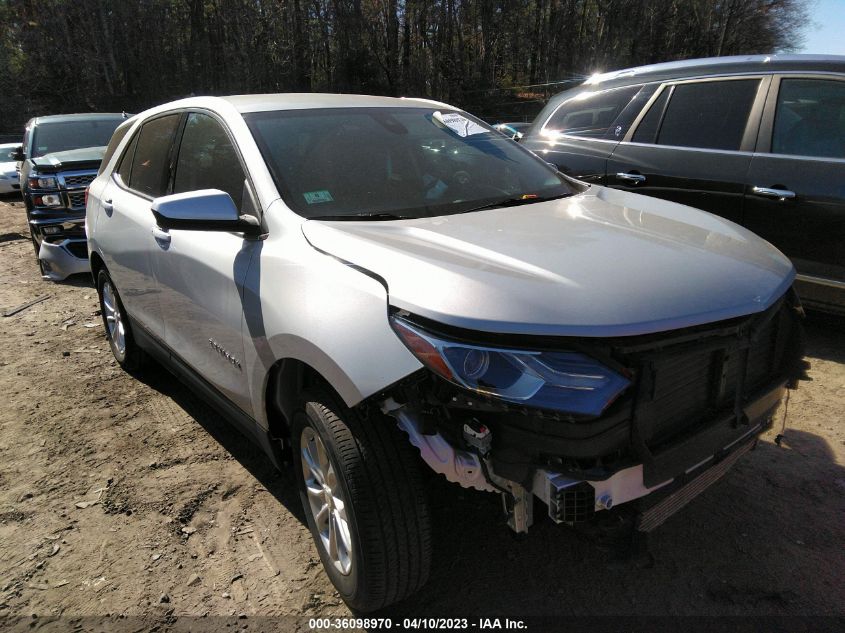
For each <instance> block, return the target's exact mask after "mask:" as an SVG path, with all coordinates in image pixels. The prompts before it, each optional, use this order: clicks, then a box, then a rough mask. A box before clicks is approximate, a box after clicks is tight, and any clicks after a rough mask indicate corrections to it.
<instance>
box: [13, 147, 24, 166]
mask: <svg viewBox="0 0 845 633" xmlns="http://www.w3.org/2000/svg"><path fill="white" fill-rule="evenodd" d="M25 158H26V154H24V153H23V145H18V146H17V147H16V148H15V149H13V150H12V154H11V159H12V160H14V161H17V162H20V161H22V160H24V159H25Z"/></svg>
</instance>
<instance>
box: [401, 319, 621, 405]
mask: <svg viewBox="0 0 845 633" xmlns="http://www.w3.org/2000/svg"><path fill="white" fill-rule="evenodd" d="M390 322H391V325H392V326H393V329H394V331H395V332H396V333H397V334H398V335H399V338H401V339H402V341H403V342H404V343H405V345H406V346H407V347H408V349H409V350H411V353H413V354H414V356H416V357H417V358H418V359H419V360H420V362H422V363H423V365H425V366H426V367H428V368H429V369H431V370H432V371H434V372H435V373H436V374H438V375H439V376H441V377H443V378H445V379H446V380H448V381H450V382H452V383H455V384H457V385H460V386H461V387H464V388H466V389H470V390H472V391H475V392H477V393H481V394H484V395H487V396H493V397H495V398H500V399H501V400H505V401H507V402H513V403H517V404H523V405H526V406H531V407H537V408H541V409H554V410H556V411H565V412H567V413H576V414H581V415H589V416H599V415H601V414H602V412H603V411H604V410H605V409H606V408H607V407H608V406H609V405H610V404H611V403H612V402H613V401H614V400H615V399H616V398H618V397H619V395H620V394H621V393H622V392H623V391H625V389H626V388H628V386H629V385H630V384H631V381H630V380H628V379H627V378H626V377H624V376H621V375H620V374H618V373H617V372H615V371H613V370H612V369H610V368H608V367H606V366H605V365H603V364H601V363H600V362H598V361H597V360H595V359H593V358H590V357H589V356H587V355H585V354H581V353H579V352H568V351H555V352H543V351H522V350H512V349H502V348H493V347H480V346H477V345H469V344H466V343H460V342H457V341H451V340H446V339H442V338H440V337H438V336H436V335H434V334H431V333H430V332H426V331H424V330H422V329H421V328H419V327H418V326H416V325H412V324H410V323H408V322H407V321H405V320H403V319H401V318H398V317H391V319H390Z"/></svg>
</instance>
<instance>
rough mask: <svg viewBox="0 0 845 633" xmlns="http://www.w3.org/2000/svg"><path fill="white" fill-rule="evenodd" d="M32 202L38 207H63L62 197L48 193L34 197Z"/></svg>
mask: <svg viewBox="0 0 845 633" xmlns="http://www.w3.org/2000/svg"><path fill="white" fill-rule="evenodd" d="M32 202H33V204H35V206H37V207H60V206H62V197H61V196H60V195H58V194H55V193H48V194H46V195H43V196H35V197H33V199H32Z"/></svg>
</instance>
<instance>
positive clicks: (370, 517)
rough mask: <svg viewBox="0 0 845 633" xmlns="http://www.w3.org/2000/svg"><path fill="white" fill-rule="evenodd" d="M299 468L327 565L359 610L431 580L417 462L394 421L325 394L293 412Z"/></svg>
mask: <svg viewBox="0 0 845 633" xmlns="http://www.w3.org/2000/svg"><path fill="white" fill-rule="evenodd" d="M292 435H293V437H292V439H293V449H294V451H293V452H294V467H295V470H296V476H297V480H298V482H299V492H300V497H301V499H302V506H303V508H304V510H305V515H306V517H307V521H308V527H309V529H310V530H311V534H312V536H313V537H314V541H315V543H316V545H317V550H318V552H319V554H320V559H321V560H322V562H323V567H324V568H325V570H326V573H327V574H328V576H329V579H330V580H331V581H332V584H333V585H334V586H335V588H336V589H337V590H338V593H340V595H341V597H342V598H343V600H344V601H345V602H346V603H347V604H348V605H349V606H350V607H351V608H353V609H356V610H358V611H362V612H369V611H375V610H376V609H380V608H382V607H386V606H387V605H390V604H393V603H395V602H398V601H400V600H402V599H403V598H405V597H407V596H409V595H411V594H412V593H414V592H415V591H417V590H418V589H419V588H420V587H422V586H423V585H424V584H425V581H426V580H427V578H428V572H429V567H430V565H431V536H430V525H429V515H428V504H427V502H426V499H425V491H424V488H423V485H422V479H421V476H420V475H421V474H420V471H419V460H418V459H417V457H416V455H415V454H414V450H413V448H412V447H411V445H410V443H409V442H408V441H407V438H405V437H403V436H402V434H401V432H400V431H399V429H398V428H397V427H396V425H395V424H394V423H393V422H392V420H391V419H389V418H386V417H383V416H373V417H371V418H361V417H359V416H358V415H357V414H356V413H355V412H353V411H350V410H348V409H346V408H345V407H343V406H340V405H338V404H336V403H335V402H334V400H333V399H332V398H331V397H328V396H325V395H311V396H306V397H305V398H303V401H302V403H301V405H300V407H299V410H298V411H297V413H296V415H295V417H294V423H293V429H292Z"/></svg>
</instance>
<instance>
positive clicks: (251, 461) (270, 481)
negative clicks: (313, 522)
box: [135, 361, 306, 524]
mask: <svg viewBox="0 0 845 633" xmlns="http://www.w3.org/2000/svg"><path fill="white" fill-rule="evenodd" d="M135 377H136V378H138V379H139V380H141V381H142V382H143V383H145V384H146V385H147V386H149V387H151V388H152V389H155V390H156V391H158V392H159V393H161V394H162V395H164V396H167V397H168V398H171V399H172V400H173V401H174V402H175V403H176V404H177V405H179V406H180V407H181V408H182V409H183V410H184V411H185V412H186V413H187V414H188V415H190V416H191V417H192V418H193V419H194V420H196V421H197V422H198V423H199V424H200V425H201V426H202V427H203V428H204V429H205V430H206V432H208V434H209V435H210V436H211V437H212V438H213V439H214V440H215V441H216V442H217V443H218V444H220V446H222V447H223V449H225V450H226V451H227V452H228V453H229V454H230V455H232V457H234V458H235V459H236V460H237V461H238V462H239V463H240V464H241V465H242V466H243V467H244V468H246V469H247V470H248V471H249V473H250V474H251V475H252V476H253V477H255V479H256V480H258V482H260V483H261V485H262V486H264V488H266V490H267V492H269V493H270V494H272V495H273V496H274V497H275V498H276V499H277V500H278V501H279V503H281V504H282V505H283V506H285V508H287V510H288V511H289V512H290V513H291V514H292V515H294V516H295V517H296V519H297V520H298V521H300V522H301V523H302V524H305V523H306V520H305V514H304V512H303V510H302V505H301V503H300V501H299V494H298V492H297V491H296V484H295V480H294V477H293V471H292V470H291V469H290V468H287V469H285V470H284V471H279V470H277V469H276V468H275V467H274V466H273V464H272V463H271V462H270V459H269V458H268V457H267V456H266V455H265V453H264V452H263V451H262V450H261V449H260V448H259V447H258V446H256V445H255V444H254V443H253V442H252V441H251V440H250V439H249V438H247V437H246V436H245V435H243V434H241V433H240V432H239V431H238V430H237V429H236V428H235V427H234V426H233V425H232V424H230V423H229V422H228V421H227V420H226V419H225V418H223V417H222V416H221V415H219V414H218V413H217V412H215V411H214V410H213V409H212V408H211V407H210V406H209V405H208V404H206V403H205V402H204V401H203V400H201V399H200V398H199V397H198V396H197V395H195V394H194V393H193V392H192V391H191V390H190V389H189V388H188V387H187V386H186V385H184V384H182V383H181V382H179V381H178V380H176V379H175V378H174V376H173V375H172V374H171V373H170V372H169V371H167V369H165V368H164V367H163V366H162V365H159V364H158V363H155V362H154V361H150V363H149V365H148V366H146V367H145V368H144V369H143V370H142V371H141V372H138V373H137V374H136V376H135Z"/></svg>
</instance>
